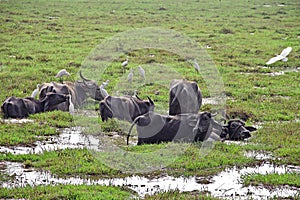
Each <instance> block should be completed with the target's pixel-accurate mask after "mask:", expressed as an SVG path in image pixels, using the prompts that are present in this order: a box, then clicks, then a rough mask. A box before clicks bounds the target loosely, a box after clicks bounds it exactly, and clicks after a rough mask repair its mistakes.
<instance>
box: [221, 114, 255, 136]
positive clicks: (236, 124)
mask: <svg viewBox="0 0 300 200" xmlns="http://www.w3.org/2000/svg"><path fill="white" fill-rule="evenodd" d="M252 131H256V128H254V127H252V126H245V122H244V121H242V120H240V119H232V120H229V121H228V123H227V125H223V132H222V134H221V135H220V137H221V138H222V139H228V140H244V139H247V138H249V137H251V134H250V132H252Z"/></svg>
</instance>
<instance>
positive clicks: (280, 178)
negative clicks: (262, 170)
mask: <svg viewBox="0 0 300 200" xmlns="http://www.w3.org/2000/svg"><path fill="white" fill-rule="evenodd" d="M242 179H243V182H244V184H245V185H256V186H257V185H261V184H263V185H267V186H271V187H272V186H273V187H278V186H284V185H289V186H295V187H298V188H299V187H300V174H299V173H285V174H277V173H270V174H266V175H262V174H255V173H254V174H247V175H245V176H242Z"/></svg>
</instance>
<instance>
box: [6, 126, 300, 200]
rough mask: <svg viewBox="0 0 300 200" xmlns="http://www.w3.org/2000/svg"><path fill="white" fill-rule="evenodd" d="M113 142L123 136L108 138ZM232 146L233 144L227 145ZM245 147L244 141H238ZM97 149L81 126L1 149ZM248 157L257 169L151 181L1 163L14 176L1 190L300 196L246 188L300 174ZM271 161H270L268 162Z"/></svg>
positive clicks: (287, 190) (259, 155)
mask: <svg viewBox="0 0 300 200" xmlns="http://www.w3.org/2000/svg"><path fill="white" fill-rule="evenodd" d="M107 137H110V138H112V139H114V138H120V136H115V135H113V136H107ZM228 143H232V142H228ZM236 143H238V144H241V145H242V144H243V142H236ZM87 145H88V147H89V148H96V149H99V146H100V147H101V145H100V144H99V138H97V136H91V135H84V134H82V128H81V127H72V128H65V129H62V130H61V134H59V135H58V136H51V137H47V139H46V140H43V141H38V142H36V143H34V145H33V146H31V147H22V146H19V147H17V146H16V147H11V148H9V147H0V152H3V153H8V152H10V153H13V154H28V153H35V154H37V153H42V152H43V151H50V150H58V149H65V148H84V147H87ZM245 156H248V157H253V158H255V159H257V160H261V161H262V164H261V165H257V166H254V167H245V168H240V169H238V168H236V167H233V168H229V169H226V170H224V171H222V172H221V173H219V174H217V175H215V176H209V177H195V176H193V177H177V178H175V177H172V176H162V177H157V178H148V177H143V176H131V177H125V178H113V179H96V180H95V179H92V177H86V178H82V177H64V178H61V177H57V176H55V175H53V174H51V173H50V172H48V171H38V170H36V169H34V168H29V169H28V168H24V167H23V164H22V163H15V162H0V172H1V174H2V175H6V176H8V177H11V178H9V179H6V180H5V181H2V182H0V185H1V187H7V188H10V187H23V186H26V185H31V186H36V185H53V184H74V185H78V184H87V185H91V184H100V185H113V186H126V187H128V188H130V189H132V190H134V191H136V192H137V193H138V195H139V196H140V197H144V196H145V195H153V194H154V193H157V192H164V191H170V190H178V191H180V192H189V191H205V192H209V193H211V195H213V196H215V197H222V198H230V199H231V198H235V199H249V198H253V199H266V198H268V197H272V196H280V197H288V196H294V195H296V194H300V188H295V187H288V186H284V187H279V188H270V187H268V188H267V187H264V186H257V187H253V186H249V187H243V184H242V183H241V176H242V175H245V174H249V173H250V174H251V173H260V174H267V173H279V174H281V173H288V172H300V167H299V166H274V165H272V164H270V163H268V161H270V160H272V159H273V157H272V154H271V153H266V152H259V151H249V152H246V153H245ZM266 160H268V161H266Z"/></svg>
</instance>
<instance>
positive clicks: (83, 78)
mask: <svg viewBox="0 0 300 200" xmlns="http://www.w3.org/2000/svg"><path fill="white" fill-rule="evenodd" d="M79 75H80V78H82V80H84V81H90V80H89V79H87V78H85V77H83V75H82V72H81V71H79Z"/></svg>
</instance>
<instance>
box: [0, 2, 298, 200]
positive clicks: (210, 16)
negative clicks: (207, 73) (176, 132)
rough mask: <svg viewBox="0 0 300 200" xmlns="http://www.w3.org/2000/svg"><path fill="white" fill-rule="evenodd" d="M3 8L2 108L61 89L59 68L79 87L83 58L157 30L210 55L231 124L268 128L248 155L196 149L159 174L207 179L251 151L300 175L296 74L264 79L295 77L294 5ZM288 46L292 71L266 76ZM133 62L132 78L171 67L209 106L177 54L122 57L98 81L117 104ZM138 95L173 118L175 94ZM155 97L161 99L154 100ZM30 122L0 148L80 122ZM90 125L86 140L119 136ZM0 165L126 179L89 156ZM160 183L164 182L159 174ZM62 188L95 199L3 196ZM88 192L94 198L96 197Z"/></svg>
mask: <svg viewBox="0 0 300 200" xmlns="http://www.w3.org/2000/svg"><path fill="white" fill-rule="evenodd" d="M266 5H268V6H266ZM0 7H1V9H0V16H1V17H0V38H1V39H0V44H1V45H0V52H1V54H0V77H1V84H0V91H1V93H0V101H1V102H3V101H4V99H5V98H6V97H9V96H13V95H14V96H17V97H25V96H30V94H31V92H32V91H33V90H34V89H35V88H36V85H37V84H38V83H43V82H51V81H58V80H56V79H55V78H54V76H55V74H56V73H57V71H59V70H60V69H62V68H66V69H67V70H68V71H69V72H70V73H71V77H68V78H66V79H65V80H70V81H74V80H76V79H77V77H78V75H77V73H78V71H79V70H80V69H81V64H82V63H83V61H84V60H85V58H86V57H87V56H88V55H89V54H90V52H91V51H92V50H93V49H94V48H95V47H96V46H97V45H98V44H100V43H101V42H103V41H104V40H106V39H107V38H110V37H113V36H114V35H115V34H117V33H120V32H123V31H128V30H134V29H135V28H143V27H157V26H158V27H162V28H166V29H172V30H175V31H178V32H180V33H183V34H186V35H187V36H188V37H190V38H192V39H193V40H195V41H196V42H197V43H198V44H199V46H201V47H204V46H206V45H208V46H210V47H211V48H208V49H207V53H208V54H209V55H210V56H211V58H212V59H213V61H214V63H215V65H216V67H217V69H218V70H219V72H220V74H221V76H222V79H223V83H224V87H225V93H226V95H227V96H228V97H229V99H228V100H227V101H226V111H227V113H228V115H229V116H230V117H231V118H242V119H244V120H247V124H249V125H251V124H253V123H254V122H263V123H264V124H263V126H262V128H261V129H259V130H258V131H257V132H255V133H253V134H252V136H253V137H252V138H251V139H250V142H249V144H247V145H244V146H238V145H226V144H222V143H220V144H219V143H217V144H216V145H215V147H214V149H213V151H211V153H210V154H208V155H206V156H203V155H199V149H200V148H199V146H197V145H191V146H190V148H188V149H187V151H186V152H184V153H183V154H182V155H181V157H179V158H178V159H177V160H176V161H174V163H172V164H171V165H169V166H168V168H165V169H162V171H166V172H167V173H170V174H173V175H176V174H185V175H201V174H202V175H203V174H205V173H207V174H213V173H215V172H216V171H220V170H222V169H223V168H224V167H230V166H234V165H238V166H240V165H250V164H253V163H255V162H256V161H254V160H252V159H250V158H245V157H244V156H243V153H244V151H248V150H263V151H270V152H272V155H274V156H275V157H276V158H280V159H275V160H274V161H273V162H276V163H284V164H294V165H299V162H300V160H299V155H300V153H299V150H298V149H299V138H300V137H299V122H293V121H294V120H298V119H299V113H300V107H299V101H300V99H299V97H300V87H299V71H298V72H286V73H284V74H283V75H280V76H270V75H268V74H267V73H273V72H280V71H284V70H286V69H296V68H297V67H299V65H300V60H299V59H298V58H299V56H298V54H299V51H300V49H299V31H300V30H299V23H298V22H299V3H298V2H297V1H294V0H287V1H285V3H284V6H278V2H270V1H266V0H263V1H261V0H254V1H249V2H244V1H239V0H230V1H208V0H205V1H188V2H186V1H176V2H174V1H171V0H166V1H163V2H158V1H155V0H153V1H143V2H142V1H135V2H134V3H133V2H129V1H115V2H109V1H107V2H99V1H78V0H75V1H70V0H63V1H46V0H40V1H34V2H33V1H17V0H11V1H0ZM287 46H291V47H293V51H292V52H291V54H290V55H289V61H288V62H286V63H283V62H277V63H274V64H273V65H272V66H270V67H268V68H265V67H264V66H265V62H266V61H267V60H268V59H269V58H271V57H273V56H274V54H278V53H280V52H281V51H282V49H283V48H286V47H287ZM99 56H100V57H101V56H105V55H99ZM126 56H128V57H129V59H130V66H128V68H127V72H128V70H129V69H130V68H131V67H136V66H138V65H141V64H145V65H146V64H153V65H154V64H155V65H157V66H159V65H161V64H163V65H165V66H170V67H172V69H174V70H175V71H176V72H178V73H180V74H181V75H182V76H183V77H184V78H186V79H188V80H194V81H196V82H198V85H199V87H200V88H201V90H202V91H203V96H204V97H209V91H208V89H207V85H206V82H205V80H203V77H201V76H200V75H197V74H195V71H194V69H193V67H192V66H191V65H190V64H189V63H187V61H186V60H184V59H183V58H181V57H180V56H178V55H174V54H172V52H166V51H162V50H153V49H143V50H137V51H133V52H124V54H123V55H122V56H121V57H120V58H117V59H115V60H113V61H112V62H111V63H110V64H109V66H108V68H107V71H105V73H104V74H103V75H101V76H100V75H99V77H97V81H98V82H99V83H101V82H102V81H106V80H107V79H109V80H110V81H111V82H110V84H109V85H108V87H107V90H108V92H109V93H110V94H114V93H115V92H116V91H117V90H118V89H117V88H118V84H117V83H118V82H119V81H120V80H124V75H123V74H122V70H121V62H122V61H124V60H125V58H126ZM95 76H96V75H95ZM146 77H147V74H146ZM138 89H139V95H140V96H141V97H142V98H146V96H150V97H151V98H152V99H153V100H154V101H155V103H157V104H161V105H160V106H158V109H159V110H167V109H165V108H166V107H167V105H168V88H166V87H164V86H163V85H162V84H161V83H157V82H154V81H152V82H151V81H150V82H149V83H147V84H146V85H145V87H141V88H138ZM157 91H159V94H158V95H155V94H154V93H155V92H157ZM125 92H128V91H125ZM97 106H98V105H96V106H95V104H93V105H92V104H89V105H87V106H86V108H87V109H91V110H92V109H97ZM211 108H212V106H211V105H205V106H203V107H202V108H201V110H210V109H211ZM30 118H31V119H34V121H35V122H34V123H33V124H18V125H13V124H12V125H8V124H4V123H1V124H0V144H1V145H19V144H24V145H25V144H32V143H33V142H34V141H35V140H36V139H37V136H43V135H53V134H58V133H57V132H56V128H57V127H68V126H73V125H74V121H73V120H74V118H72V117H71V116H70V115H69V114H68V113H60V112H54V113H42V114H38V115H33V116H31V117H30ZM76 120H78V119H76V118H75V125H76ZM84 120H89V121H90V123H93V124H94V126H91V127H90V129H89V130H87V132H88V134H91V133H92V132H95V131H96V130H97V131H98V130H99V129H98V128H97V124H99V126H101V130H104V131H105V134H106V133H107V134H110V133H109V132H118V133H119V132H122V130H120V129H119V127H118V125H117V123H115V122H114V121H110V122H108V123H103V122H101V121H100V120H99V119H94V118H87V119H82V121H83V124H84V123H85V122H84ZM279 121H285V122H284V123H280V122H279ZM266 122H267V123H266ZM87 124H88V122H87ZM54 127H55V128H54ZM164 145H165V144H161V145H144V146H137V147H122V148H124V149H128V151H132V152H147V151H156V150H158V149H159V148H162V147H163V146H164ZM0 158H1V159H0V160H12V161H19V162H26V163H27V164H28V165H32V166H34V167H37V168H39V169H49V170H50V171H51V172H52V173H55V174H59V175H74V174H81V175H86V174H90V175H92V174H96V175H100V176H119V175H120V174H119V172H118V171H116V170H112V169H109V168H108V167H107V166H105V165H103V163H100V162H99V161H98V160H97V159H95V158H94V157H93V156H92V155H91V154H90V152H89V151H87V150H86V149H84V150H70V149H66V150H60V151H53V152H44V153H42V154H39V155H12V154H0ZM64 166H66V167H64ZM185 169H186V170H185ZM155 173H157V174H159V173H161V171H157V172H155ZM287 176H289V175H287ZM292 185H293V184H292ZM59 187H65V188H71V189H67V190H68V191H69V190H70V191H71V192H70V195H66V196H64V195H62V196H61V197H62V198H75V197H78V198H81V197H82V198H91V197H90V195H89V192H91V191H90V190H89V189H87V187H86V188H85V186H82V187H81V186H80V187H76V186H55V187H50V186H46V187H36V188H28V187H27V188H24V189H22V188H21V189H16V190H14V192H11V191H10V190H8V191H7V190H6V189H3V190H2V189H1V191H5V192H4V193H3V194H4V195H3V198H5V197H8V198H31V197H32V198H35V196H32V194H35V193H36V192H38V191H43V192H44V191H45V190H47V191H49V196H50V197H49V198H52V197H53V198H56V197H57V196H55V193H56V192H57V190H58V189H57V188H59ZM78 188H79V189H78ZM80 188H81V189H80ZM52 189H53V190H52ZM77 189H78V190H79V191H80V192H82V193H86V194H83V196H81V195H79V196H76V195H71V194H73V192H75V194H77V193H76V190H77ZM90 189H91V190H93V191H94V190H97V187H90ZM62 191H66V190H65V189H62ZM86 191H89V192H86ZM27 192H28V193H30V194H28V193H27ZM1 193H2V192H1ZM112 193H121V191H119V190H117V191H112ZM23 194H24V195H23ZM27 194H28V195H27ZM47 194H48V193H47ZM6 195H7V196H6ZM12 195H15V196H12ZM85 195H88V196H85ZM186 196H188V197H190V195H189V194H179V193H175V197H176V198H181V197H183V198H184V197H186ZM44 197H45V196H41V198H44ZM95 197H98V196H95ZM156 197H157V198H161V196H160V195H158V196H155V197H154V198H156ZM168 197H170V198H172V197H174V195H173V194H168V193H167V194H162V198H168ZM175 197H174V198H175ZM37 198H39V196H38V197H37ZM45 198H46V197H45ZM57 198H59V197H57Z"/></svg>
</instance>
